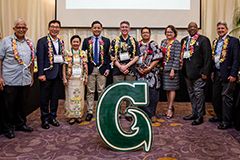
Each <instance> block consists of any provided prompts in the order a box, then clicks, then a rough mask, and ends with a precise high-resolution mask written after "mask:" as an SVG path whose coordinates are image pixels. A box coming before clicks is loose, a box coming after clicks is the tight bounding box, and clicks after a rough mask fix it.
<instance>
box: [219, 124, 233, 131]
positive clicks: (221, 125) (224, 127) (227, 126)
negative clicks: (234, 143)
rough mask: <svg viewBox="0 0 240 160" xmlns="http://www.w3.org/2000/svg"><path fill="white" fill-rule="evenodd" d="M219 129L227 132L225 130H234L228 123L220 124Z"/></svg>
mask: <svg viewBox="0 0 240 160" xmlns="http://www.w3.org/2000/svg"><path fill="white" fill-rule="evenodd" d="M217 128H218V129H222V130H225V129H228V128H232V125H230V124H226V123H220V124H219V125H218V127H217Z"/></svg>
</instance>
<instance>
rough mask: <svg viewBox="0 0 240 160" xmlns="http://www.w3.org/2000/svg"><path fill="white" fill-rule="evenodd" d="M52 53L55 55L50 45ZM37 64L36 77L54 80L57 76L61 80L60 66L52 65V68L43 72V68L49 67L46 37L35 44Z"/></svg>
mask: <svg viewBox="0 0 240 160" xmlns="http://www.w3.org/2000/svg"><path fill="white" fill-rule="evenodd" d="M60 46H61V45H60V42H59V52H58V53H59V54H62V53H60V48H61V47H60ZM52 47H53V53H54V54H55V55H56V54H57V53H56V50H55V48H54V45H53V43H52ZM37 63H38V76H42V75H45V76H46V78H47V79H50V80H51V79H55V78H56V77H57V76H58V75H59V76H60V78H62V64H56V63H53V68H52V69H48V70H46V71H44V69H45V68H48V67H50V62H49V57H48V40H47V36H45V37H42V38H40V39H39V40H38V42H37Z"/></svg>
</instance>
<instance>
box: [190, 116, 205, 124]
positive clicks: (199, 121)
mask: <svg viewBox="0 0 240 160" xmlns="http://www.w3.org/2000/svg"><path fill="white" fill-rule="evenodd" d="M202 123H203V117H199V118H197V119H195V120H193V121H192V125H200V124H202Z"/></svg>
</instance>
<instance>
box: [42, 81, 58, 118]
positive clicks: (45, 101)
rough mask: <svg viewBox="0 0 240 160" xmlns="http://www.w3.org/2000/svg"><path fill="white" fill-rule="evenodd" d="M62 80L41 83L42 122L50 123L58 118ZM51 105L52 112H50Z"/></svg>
mask: <svg viewBox="0 0 240 160" xmlns="http://www.w3.org/2000/svg"><path fill="white" fill-rule="evenodd" d="M61 82H62V80H61V79H60V78H59V77H57V78H55V79H52V80H46V81H44V82H42V81H40V110H41V120H42V122H43V121H48V120H50V119H55V118H56V117H57V109H58V99H59V93H60V91H59V88H60V85H61ZM49 104H50V110H49V107H48V106H49Z"/></svg>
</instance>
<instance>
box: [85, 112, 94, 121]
mask: <svg viewBox="0 0 240 160" xmlns="http://www.w3.org/2000/svg"><path fill="white" fill-rule="evenodd" d="M92 118H93V114H91V113H88V114H87V116H86V119H85V120H86V121H91V120H92Z"/></svg>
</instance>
